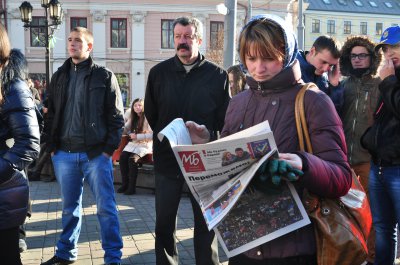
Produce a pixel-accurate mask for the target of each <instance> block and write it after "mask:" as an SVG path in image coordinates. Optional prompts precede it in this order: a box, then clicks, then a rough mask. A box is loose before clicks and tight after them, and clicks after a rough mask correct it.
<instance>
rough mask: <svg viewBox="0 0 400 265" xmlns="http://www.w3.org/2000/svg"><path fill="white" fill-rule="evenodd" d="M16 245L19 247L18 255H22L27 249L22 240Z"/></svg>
mask: <svg viewBox="0 0 400 265" xmlns="http://www.w3.org/2000/svg"><path fill="white" fill-rule="evenodd" d="M18 245H19V253H22V252H24V251H26V250H27V249H28V246H27V245H26V242H25V240H24V239H20V240H19V243H18Z"/></svg>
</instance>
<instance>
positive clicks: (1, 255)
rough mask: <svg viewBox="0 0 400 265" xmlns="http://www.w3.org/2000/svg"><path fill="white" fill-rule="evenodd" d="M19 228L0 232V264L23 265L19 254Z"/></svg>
mask: <svg viewBox="0 0 400 265" xmlns="http://www.w3.org/2000/svg"><path fill="white" fill-rule="evenodd" d="M18 242H19V227H18V226H16V227H12V228H8V229H1V230H0V263H1V264H7V265H22V262H21V256H20V254H19V245H18Z"/></svg>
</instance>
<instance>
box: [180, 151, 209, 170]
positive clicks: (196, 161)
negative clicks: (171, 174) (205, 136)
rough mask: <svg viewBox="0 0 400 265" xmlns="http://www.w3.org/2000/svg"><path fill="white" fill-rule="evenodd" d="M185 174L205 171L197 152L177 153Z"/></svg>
mask: <svg viewBox="0 0 400 265" xmlns="http://www.w3.org/2000/svg"><path fill="white" fill-rule="evenodd" d="M178 154H179V157H180V158H181V161H182V164H183V167H184V168H185V171H186V172H199V171H205V167H204V164H203V161H202V159H201V157H200V153H199V152H198V151H182V152H178Z"/></svg>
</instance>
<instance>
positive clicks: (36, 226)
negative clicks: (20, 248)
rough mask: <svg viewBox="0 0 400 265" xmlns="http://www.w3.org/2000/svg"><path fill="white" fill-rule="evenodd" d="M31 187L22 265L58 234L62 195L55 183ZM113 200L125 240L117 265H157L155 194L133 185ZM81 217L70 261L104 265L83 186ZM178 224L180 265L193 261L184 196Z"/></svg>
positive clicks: (47, 253) (36, 258)
mask: <svg viewBox="0 0 400 265" xmlns="http://www.w3.org/2000/svg"><path fill="white" fill-rule="evenodd" d="M30 186H31V200H32V204H33V205H32V211H33V214H32V217H31V218H30V219H29V220H27V222H26V230H27V244H28V251H26V252H24V253H22V260H23V264H24V265H28V264H29V265H30V264H32V265H39V264H40V263H41V262H42V261H45V260H47V259H49V258H51V257H52V256H53V255H54V250H55V244H56V242H57V240H58V237H59V234H60V232H61V199H60V195H59V187H58V184H57V182H42V181H35V182H31V183H30ZM116 199H117V203H118V209H119V217H120V225H121V234H122V237H123V241H124V249H123V257H122V258H123V259H122V264H137V265H145V264H146V265H147V264H156V263H155V251H154V236H155V235H154V227H155V209H154V195H153V194H152V192H151V191H149V190H144V189H138V194H136V195H131V196H126V195H121V194H117V195H116ZM83 215H84V216H83V220H82V231H81V235H80V238H79V260H78V262H76V263H74V264H77V265H97V264H104V263H103V253H104V252H103V250H102V248H101V243H100V227H99V224H98V221H97V216H96V205H95V203H94V200H93V197H92V194H91V192H90V190H89V187H88V186H87V185H85V189H84V198H83ZM177 227H178V228H177V234H176V236H177V240H178V251H179V256H180V264H183V265H185V264H187V265H193V264H195V261H194V251H193V240H192V239H193V214H192V209H191V204H190V200H189V198H188V197H186V196H183V198H182V200H181V204H180V206H179V212H178V224H177ZM219 253H220V261H221V262H222V263H221V264H223V265H227V263H228V262H227V258H226V256H225V254H224V252H223V250H222V249H221V248H220V250H219Z"/></svg>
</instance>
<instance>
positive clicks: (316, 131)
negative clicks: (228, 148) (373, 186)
mask: <svg viewBox="0 0 400 265" xmlns="http://www.w3.org/2000/svg"><path fill="white" fill-rule="evenodd" d="M247 83H248V85H249V87H250V89H249V90H247V91H245V92H242V93H239V94H238V95H236V96H235V97H233V98H232V99H231V101H230V103H229V106H228V110H227V113H226V116H225V125H224V128H223V130H222V133H221V136H227V135H230V134H233V133H235V132H237V131H239V130H242V129H246V128H248V127H251V126H253V125H256V124H258V123H260V122H262V121H265V120H268V121H269V124H270V126H271V129H272V131H273V133H274V137H275V141H276V144H277V146H278V150H279V152H281V153H294V152H296V153H297V154H298V155H299V156H300V157H301V158H302V160H303V171H304V175H303V177H302V178H301V179H300V180H299V181H297V182H296V183H295V185H296V188H297V190H298V191H299V194H300V195H301V191H302V189H303V188H307V189H308V190H310V191H312V192H314V193H316V194H318V195H322V196H326V197H331V198H335V197H340V196H342V195H345V194H346V193H347V191H348V190H349V189H350V187H351V180H352V178H351V171H350V166H349V164H348V162H347V149H346V142H345V137H344V133H343V128H342V123H341V120H340V118H339V116H338V114H337V112H336V110H335V106H334V105H333V103H332V101H331V99H330V98H329V97H328V96H327V95H326V94H325V93H324V92H322V91H320V90H319V89H318V88H315V89H313V90H311V91H307V92H306V94H305V102H304V105H305V113H306V119H307V124H308V129H309V134H310V138H311V142H312V146H313V151H314V154H313V155H312V154H309V153H305V152H299V151H298V150H299V144H298V137H297V130H296V123H295V114H294V103H295V98H296V95H297V92H298V91H299V89H300V88H301V86H302V85H303V82H302V80H301V73H300V67H299V63H298V61H296V62H295V63H294V64H293V66H292V67H289V68H286V69H285V70H283V71H281V72H280V73H279V74H278V75H277V76H275V77H274V78H273V79H272V80H269V81H265V82H261V83H260V82H256V81H255V80H253V79H252V78H247ZM261 248H262V251H261V253H262V255H263V257H264V258H280V257H289V256H298V255H309V254H314V253H315V241H314V234H313V229H312V227H311V225H309V226H306V227H304V228H302V229H299V230H297V231H294V232H292V233H289V234H287V235H285V236H282V237H280V238H278V239H275V240H273V241H271V242H269V243H266V244H264V245H262V247H261ZM258 250H259V248H257V249H255V250H252V251H249V253H248V254H250V256H252V257H253V256H254V257H255V256H259V255H256V252H257V251H258Z"/></svg>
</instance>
